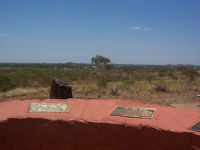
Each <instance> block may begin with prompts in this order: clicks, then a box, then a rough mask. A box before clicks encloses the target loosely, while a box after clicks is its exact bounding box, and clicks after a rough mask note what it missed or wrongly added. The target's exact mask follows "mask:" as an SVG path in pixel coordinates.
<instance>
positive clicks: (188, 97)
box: [0, 66, 200, 105]
mask: <svg viewBox="0 0 200 150" xmlns="http://www.w3.org/2000/svg"><path fill="white" fill-rule="evenodd" d="M54 77H55V78H58V79H61V80H63V81H65V82H67V83H68V84H69V85H71V86H72V88H73V95H74V97H77V98H88V99H90V98H122V99H134V100H140V101H144V102H149V103H157V104H164V105H172V104H182V103H195V102H198V101H199V99H198V98H197V97H195V95H196V94H198V90H200V72H199V70H198V69H195V68H191V67H183V66H181V67H173V68H171V67H144V66H142V67H112V68H110V67H109V68H88V67H82V68H59V69H58V68H54V69H52V68H48V67H47V68H37V67H28V68H27V67H17V68H11V67H6V68H5V67H4V68H1V69H0V100H1V101H5V100H13V99H43V98H49V91H50V85H51V79H52V78H54Z"/></svg>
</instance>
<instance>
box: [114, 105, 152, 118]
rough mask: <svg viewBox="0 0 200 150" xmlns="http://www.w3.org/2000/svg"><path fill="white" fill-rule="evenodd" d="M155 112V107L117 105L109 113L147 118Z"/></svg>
mask: <svg viewBox="0 0 200 150" xmlns="http://www.w3.org/2000/svg"><path fill="white" fill-rule="evenodd" d="M155 112H156V109H155V108H142V107H117V108H115V110H114V111H113V112H112V113H111V114H110V115H111V116H124V117H136V118H144V119H149V118H153V115H154V113H155Z"/></svg>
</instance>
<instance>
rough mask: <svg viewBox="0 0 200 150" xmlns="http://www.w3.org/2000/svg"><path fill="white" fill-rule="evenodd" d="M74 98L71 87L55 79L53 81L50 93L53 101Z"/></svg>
mask: <svg viewBox="0 0 200 150" xmlns="http://www.w3.org/2000/svg"><path fill="white" fill-rule="evenodd" d="M72 97H73V96H72V88H71V86H69V85H68V84H67V83H65V82H63V81H61V80H58V79H55V78H54V79H53V80H52V83H51V91H50V98H51V99H67V98H72Z"/></svg>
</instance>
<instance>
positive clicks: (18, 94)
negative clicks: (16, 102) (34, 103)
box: [0, 88, 49, 101]
mask: <svg viewBox="0 0 200 150" xmlns="http://www.w3.org/2000/svg"><path fill="white" fill-rule="evenodd" d="M48 92H49V88H16V89H13V90H10V91H7V92H3V93H0V100H2V101H3V100H11V99H12V100H13V99H37V98H47V96H46V95H47V94H48Z"/></svg>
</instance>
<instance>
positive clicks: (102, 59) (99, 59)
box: [91, 55, 111, 66]
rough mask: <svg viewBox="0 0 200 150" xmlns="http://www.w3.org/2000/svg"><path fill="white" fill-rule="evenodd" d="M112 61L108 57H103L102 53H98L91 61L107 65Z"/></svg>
mask: <svg viewBox="0 0 200 150" xmlns="http://www.w3.org/2000/svg"><path fill="white" fill-rule="evenodd" d="M110 62H111V61H110V59H109V58H107V57H103V56H101V55H96V56H95V57H92V58H91V63H92V64H94V65H97V66H105V65H107V64H109V63H110Z"/></svg>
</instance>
